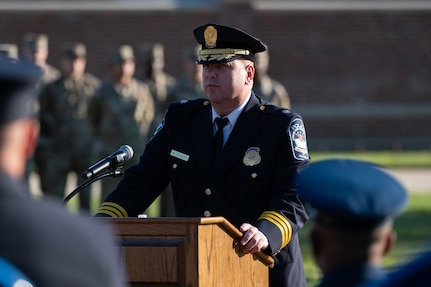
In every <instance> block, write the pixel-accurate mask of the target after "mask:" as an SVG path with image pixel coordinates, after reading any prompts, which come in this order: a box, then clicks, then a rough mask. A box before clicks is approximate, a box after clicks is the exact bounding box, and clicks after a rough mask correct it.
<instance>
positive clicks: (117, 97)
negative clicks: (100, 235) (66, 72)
mask: <svg viewBox="0 0 431 287" xmlns="http://www.w3.org/2000/svg"><path fill="white" fill-rule="evenodd" d="M135 68H136V66H135V56H134V51H133V47H132V46H130V45H122V46H120V47H118V48H117V49H116V50H114V51H113V52H112V53H111V54H110V55H109V57H108V72H109V75H110V77H109V78H108V79H107V80H106V81H105V82H104V83H103V84H102V86H101V87H100V88H99V89H98V90H97V91H96V93H95V97H94V98H93V101H92V103H91V105H90V119H91V123H92V128H93V135H94V141H93V144H92V146H93V151H94V156H95V157H97V159H96V160H99V159H101V158H103V157H105V156H107V155H109V154H111V153H112V152H114V151H116V150H118V148H119V147H120V146H122V145H124V144H127V145H130V146H131V147H132V148H133V149H134V154H135V157H134V158H132V159H131V160H129V161H128V162H126V163H125V166H124V168H127V167H128V166H130V165H132V164H134V163H136V162H137V161H138V157H139V155H140V154H141V153H142V151H143V150H144V148H145V145H146V143H147V141H148V140H149V136H150V135H149V133H150V125H151V123H152V121H153V118H154V101H153V98H152V96H151V93H150V89H149V88H148V86H147V85H146V84H145V83H143V82H141V81H139V80H137V79H136V78H135V77H134V74H135ZM93 158H94V157H93ZM119 180H120V179H119V178H118V177H117V178H116V177H111V178H103V179H102V195H101V197H102V200H103V199H104V198H105V197H106V195H108V194H109V193H110V192H111V191H112V190H114V189H115V187H116V184H117V183H118V181H119Z"/></svg>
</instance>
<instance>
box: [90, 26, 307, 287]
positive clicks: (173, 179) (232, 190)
mask: <svg viewBox="0 0 431 287" xmlns="http://www.w3.org/2000/svg"><path fill="white" fill-rule="evenodd" d="M194 36H195V38H196V40H197V41H198V43H199V44H200V45H201V50H200V51H199V57H198V59H197V63H198V64H200V65H203V86H204V90H205V93H206V97H207V98H208V99H197V100H189V101H187V100H183V101H178V102H174V103H173V104H171V105H170V107H169V109H168V111H167V113H166V115H165V118H164V121H163V122H162V124H161V125H160V126H159V127H158V129H157V131H156V132H155V134H154V135H153V137H152V139H151V140H150V142H149V143H148V144H147V146H146V149H145V151H144V153H143V155H142V156H141V158H140V162H139V163H138V164H137V165H135V166H133V167H131V168H129V169H128V170H127V171H126V172H125V175H124V178H123V180H122V181H121V182H120V183H119V185H118V186H117V188H116V190H114V191H113V192H112V193H111V194H110V195H109V196H108V197H107V198H106V200H105V201H104V202H103V203H102V205H101V206H100V208H99V211H98V213H97V215H96V216H111V217H135V216H138V214H140V213H142V212H143V211H144V210H145V209H146V208H147V207H148V206H149V205H150V204H151V202H152V201H153V200H154V199H155V198H156V197H157V196H158V195H159V194H160V193H161V192H162V191H163V190H164V189H165V188H166V186H167V185H168V184H169V183H171V184H172V189H173V197H174V203H175V208H176V212H177V215H178V216H180V217H204V216H205V217H209V216H223V217H225V218H226V219H227V220H229V221H230V222H232V223H233V224H234V225H235V226H237V227H238V228H239V230H240V231H241V232H243V237H242V239H241V241H240V242H239V244H240V247H241V248H242V252H243V253H254V252H257V251H263V252H265V253H266V254H269V255H271V256H273V257H274V259H275V266H274V268H271V269H270V282H271V286H273V287H275V286H277V287H280V286H306V282H305V275H304V270H303V261H302V255H301V250H300V246H299V240H298V234H297V233H298V231H299V230H300V229H301V228H302V226H303V225H304V223H305V222H306V220H307V219H308V214H307V212H306V210H305V207H304V206H303V204H302V201H301V199H300V197H299V196H298V194H297V193H296V192H295V188H294V182H293V178H294V176H295V175H296V174H297V173H298V172H299V170H300V169H301V168H302V167H305V166H306V165H307V164H308V162H309V155H308V150H307V143H306V137H305V128H304V124H303V121H302V118H301V116H300V115H299V114H297V113H295V112H292V111H290V110H287V109H283V108H280V107H277V106H274V105H272V104H270V103H268V102H265V101H262V99H261V98H260V97H259V96H258V95H255V94H254V93H253V92H252V86H253V77H254V71H255V69H254V63H253V57H254V54H255V53H259V52H262V51H265V49H266V46H265V45H264V44H263V43H262V41H260V40H259V39H257V38H255V37H253V36H251V35H249V34H247V33H245V32H244V31H242V30H239V29H237V28H234V27H230V26H224V25H218V24H205V25H202V26H200V27H197V28H196V29H195V30H194ZM215 122H217V123H218V124H215ZM223 122H224V124H225V125H224V127H222V125H220V128H218V125H219V124H220V123H223ZM299 135H301V136H302V137H299ZM238 276H240V275H238Z"/></svg>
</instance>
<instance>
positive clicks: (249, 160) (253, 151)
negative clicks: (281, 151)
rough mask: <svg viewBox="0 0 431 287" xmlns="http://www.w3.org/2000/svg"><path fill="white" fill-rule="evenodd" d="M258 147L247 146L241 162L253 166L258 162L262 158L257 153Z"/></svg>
mask: <svg viewBox="0 0 431 287" xmlns="http://www.w3.org/2000/svg"><path fill="white" fill-rule="evenodd" d="M259 151H260V148H258V147H249V148H248V149H247V151H246V152H245V155H244V158H243V159H242V162H243V163H244V164H245V165H246V166H255V165H258V164H259V163H260V161H261V160H262V158H261V156H260V154H259Z"/></svg>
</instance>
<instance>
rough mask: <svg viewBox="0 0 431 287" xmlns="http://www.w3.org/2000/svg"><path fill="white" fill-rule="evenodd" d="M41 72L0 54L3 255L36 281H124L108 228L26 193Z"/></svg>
mask: <svg viewBox="0 0 431 287" xmlns="http://www.w3.org/2000/svg"><path fill="white" fill-rule="evenodd" d="M38 76H40V69H38V68H37V67H35V66H34V65H30V64H29V63H24V62H20V61H17V60H11V59H9V58H5V57H0V109H1V112H0V229H1V230H2V235H1V236H0V255H1V256H2V257H3V258H4V259H5V260H7V261H8V262H10V263H11V264H13V265H15V266H16V267H17V268H18V269H19V270H21V271H22V272H23V273H24V274H25V275H26V276H28V278H29V279H30V280H31V281H32V282H33V283H34V284H35V286H43V287H58V286H62V287H68V286H70V287H72V286H73V287H76V286H87V287H95V286H100V287H107V286H112V287H122V286H125V278H123V276H124V270H123V265H122V264H121V259H120V258H119V256H118V255H119V250H118V249H117V248H116V247H115V245H114V240H113V236H112V233H111V230H110V228H109V227H107V226H104V225H102V224H97V223H96V222H94V219H91V218H81V217H78V216H76V215H73V214H70V213H69V212H68V211H67V210H65V209H64V208H62V207H61V206H60V204H58V202H56V201H54V202H50V201H49V199H48V198H46V199H40V200H35V199H32V198H31V197H30V196H29V194H28V192H26V188H27V186H26V185H25V184H24V171H25V163H26V160H27V159H28V158H29V157H30V156H31V155H32V153H33V151H34V149H35V147H36V143H37V137H38V131H39V125H38V122H37V119H36V117H35V115H34V109H33V107H34V106H33V100H34V98H35V94H34V93H35V90H34V86H35V83H36V81H37V80H38ZM26 286H28V285H26Z"/></svg>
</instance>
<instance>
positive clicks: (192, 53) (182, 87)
mask: <svg viewBox="0 0 431 287" xmlns="http://www.w3.org/2000/svg"><path fill="white" fill-rule="evenodd" d="M197 57H198V56H197V49H196V48H193V49H189V50H188V51H186V53H185V57H184V66H183V70H184V71H183V73H182V74H181V76H180V77H179V78H178V81H177V82H176V84H175V87H174V89H173V92H172V94H173V99H174V100H183V99H187V100H193V99H198V98H205V97H206V96H205V93H204V88H203V86H202V65H197V64H196V59H197Z"/></svg>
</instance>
